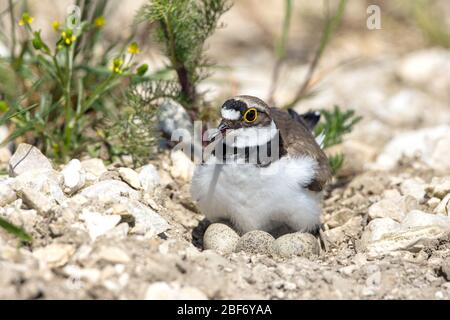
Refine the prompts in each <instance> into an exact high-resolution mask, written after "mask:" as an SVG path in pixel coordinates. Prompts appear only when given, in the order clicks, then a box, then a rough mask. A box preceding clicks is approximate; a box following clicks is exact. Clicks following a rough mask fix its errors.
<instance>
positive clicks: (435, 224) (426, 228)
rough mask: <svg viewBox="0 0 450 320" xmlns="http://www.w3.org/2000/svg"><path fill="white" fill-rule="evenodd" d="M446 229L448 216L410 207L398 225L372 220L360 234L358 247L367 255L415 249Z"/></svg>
mask: <svg viewBox="0 0 450 320" xmlns="http://www.w3.org/2000/svg"><path fill="white" fill-rule="evenodd" d="M449 231H450V217H445V216H438V215H431V214H428V213H425V212H421V211H418V210H413V211H411V212H410V213H408V214H407V215H406V217H405V218H404V219H403V220H402V223H401V224H400V223H398V222H396V221H394V220H392V219H390V218H381V219H375V220H372V221H371V222H370V223H369V224H368V225H367V227H366V229H365V230H364V232H363V234H362V237H361V249H362V250H364V251H365V252H366V253H367V254H368V255H369V256H377V255H383V254H386V253H389V252H392V251H398V250H406V251H411V252H418V251H420V250H421V249H423V248H424V247H425V246H426V245H427V244H428V243H429V242H430V241H433V240H436V239H439V238H440V237H442V236H444V235H445V234H447V233H448V232H449Z"/></svg>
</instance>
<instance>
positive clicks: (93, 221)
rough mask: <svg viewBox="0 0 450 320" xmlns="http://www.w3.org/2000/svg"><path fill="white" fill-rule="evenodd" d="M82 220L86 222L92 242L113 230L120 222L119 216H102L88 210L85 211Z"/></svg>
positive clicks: (81, 216)
mask: <svg viewBox="0 0 450 320" xmlns="http://www.w3.org/2000/svg"><path fill="white" fill-rule="evenodd" d="M80 218H81V220H83V221H84V223H85V225H86V228H87V229H88V232H89V236H90V237H91V240H92V241H94V240H95V239H97V238H98V237H99V236H101V235H104V234H105V233H106V232H108V231H109V230H111V229H113V228H114V227H115V226H116V225H117V224H118V223H119V222H120V216H118V215H102V214H100V213H98V212H91V211H88V210H87V209H84V210H83V212H82V214H81V215H80Z"/></svg>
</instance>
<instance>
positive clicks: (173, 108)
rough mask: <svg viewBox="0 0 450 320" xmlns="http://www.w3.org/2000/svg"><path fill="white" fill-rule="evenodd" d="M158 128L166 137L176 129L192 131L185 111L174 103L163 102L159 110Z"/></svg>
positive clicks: (189, 119)
mask: <svg viewBox="0 0 450 320" xmlns="http://www.w3.org/2000/svg"><path fill="white" fill-rule="evenodd" d="M159 110H160V112H159V116H158V118H159V127H160V129H161V131H162V132H164V134H165V135H166V136H167V137H171V136H172V133H173V132H174V131H175V130H177V129H185V130H188V131H189V132H190V131H191V130H192V122H191V118H190V117H189V115H188V113H187V112H186V109H185V108H183V106H182V105H180V104H179V103H176V102H174V101H169V100H168V101H165V102H163V103H162V104H161V106H160V108H159Z"/></svg>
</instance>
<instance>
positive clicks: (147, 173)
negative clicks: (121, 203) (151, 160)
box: [139, 164, 161, 193]
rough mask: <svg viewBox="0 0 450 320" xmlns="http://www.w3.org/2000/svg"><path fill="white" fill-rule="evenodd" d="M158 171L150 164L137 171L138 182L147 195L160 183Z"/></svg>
mask: <svg viewBox="0 0 450 320" xmlns="http://www.w3.org/2000/svg"><path fill="white" fill-rule="evenodd" d="M160 180H161V178H160V176H159V173H158V170H156V168H155V166H154V165H152V164H147V165H145V166H143V167H142V168H140V169H139V181H140V182H141V186H142V189H144V191H145V192H147V193H152V192H153V190H154V189H155V188H156V187H157V186H158V185H159V183H160Z"/></svg>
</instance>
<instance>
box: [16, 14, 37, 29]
mask: <svg viewBox="0 0 450 320" xmlns="http://www.w3.org/2000/svg"><path fill="white" fill-rule="evenodd" d="M33 20H34V18H33V17H31V16H30V14H29V13H28V12H24V13H22V19H20V20H19V26H24V25H29V24H31V23H32V22H33Z"/></svg>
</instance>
